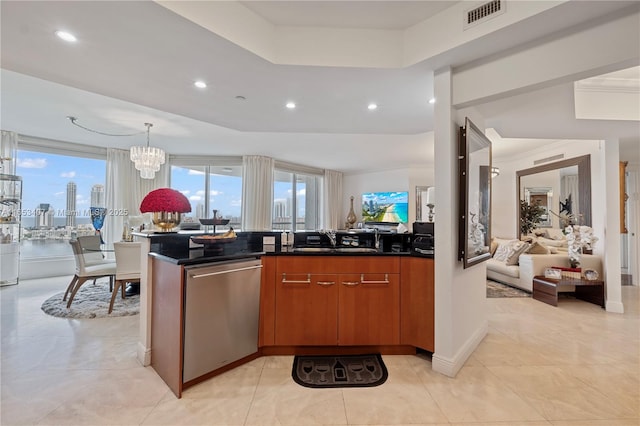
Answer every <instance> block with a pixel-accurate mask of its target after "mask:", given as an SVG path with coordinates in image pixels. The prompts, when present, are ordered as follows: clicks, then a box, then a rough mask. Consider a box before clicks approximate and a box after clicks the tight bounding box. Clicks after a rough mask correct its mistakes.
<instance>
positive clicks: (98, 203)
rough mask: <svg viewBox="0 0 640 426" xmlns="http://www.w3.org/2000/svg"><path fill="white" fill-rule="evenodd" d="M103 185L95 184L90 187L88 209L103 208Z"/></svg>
mask: <svg viewBox="0 0 640 426" xmlns="http://www.w3.org/2000/svg"><path fill="white" fill-rule="evenodd" d="M104 206H105V204H104V185H100V184H96V185H93V186H92V187H91V205H90V207H104Z"/></svg>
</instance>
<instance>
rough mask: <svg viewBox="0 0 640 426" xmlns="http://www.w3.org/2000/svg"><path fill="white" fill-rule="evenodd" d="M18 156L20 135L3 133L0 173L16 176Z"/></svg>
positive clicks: (0, 144)
mask: <svg viewBox="0 0 640 426" xmlns="http://www.w3.org/2000/svg"><path fill="white" fill-rule="evenodd" d="M17 154H18V134H17V133H16V132H10V131H8V130H3V131H2V139H1V140H0V173H3V174H6V175H15V174H16V155H17Z"/></svg>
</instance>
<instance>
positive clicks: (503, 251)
mask: <svg viewBox="0 0 640 426" xmlns="http://www.w3.org/2000/svg"><path fill="white" fill-rule="evenodd" d="M517 242H519V241H518V240H511V241H505V242H500V243H498V248H497V249H496V253H495V254H494V255H493V258H494V259H495V260H497V261H499V262H506V261H507V258H508V257H509V255H510V254H511V244H512V243H517Z"/></svg>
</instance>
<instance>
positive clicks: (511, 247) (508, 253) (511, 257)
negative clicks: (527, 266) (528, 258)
mask: <svg viewBox="0 0 640 426" xmlns="http://www.w3.org/2000/svg"><path fill="white" fill-rule="evenodd" d="M527 247H529V244H527V243H525V242H524V241H518V240H507V241H504V240H503V241H502V242H500V243H499V244H498V248H497V249H496V253H495V254H494V255H493V258H494V259H495V260H497V261H500V262H505V263H506V264H508V265H516V264H517V263H518V257H520V255H521V254H522V253H524V251H525V250H526V249H527Z"/></svg>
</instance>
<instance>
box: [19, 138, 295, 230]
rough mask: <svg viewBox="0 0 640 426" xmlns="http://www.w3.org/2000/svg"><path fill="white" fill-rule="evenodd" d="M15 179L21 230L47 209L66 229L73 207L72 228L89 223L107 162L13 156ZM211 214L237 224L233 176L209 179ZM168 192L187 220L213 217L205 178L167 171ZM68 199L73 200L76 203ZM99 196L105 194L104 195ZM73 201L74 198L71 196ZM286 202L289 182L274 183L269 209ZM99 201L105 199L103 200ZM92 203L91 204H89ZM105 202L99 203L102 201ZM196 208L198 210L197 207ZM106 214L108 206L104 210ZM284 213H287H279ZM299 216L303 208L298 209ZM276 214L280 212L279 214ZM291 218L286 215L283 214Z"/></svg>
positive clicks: (238, 188) (238, 190)
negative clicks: (184, 205) (178, 197)
mask: <svg viewBox="0 0 640 426" xmlns="http://www.w3.org/2000/svg"><path fill="white" fill-rule="evenodd" d="M16 174H17V175H18V176H21V177H22V181H23V187H22V216H23V218H22V219H23V221H22V222H23V226H25V227H30V226H35V223H36V216H37V209H38V208H39V206H40V205H41V204H49V205H50V206H51V208H52V209H53V221H52V223H53V226H56V227H59V226H65V225H71V222H69V221H68V215H67V214H66V213H67V211H69V209H71V207H72V206H75V210H76V213H75V215H74V217H75V224H77V225H79V224H87V223H90V218H89V216H90V207H92V205H91V202H92V188H93V187H94V186H95V185H106V182H105V176H106V161H105V160H100V159H92V158H85V157H71V156H64V155H57V154H49V153H43V152H32V151H21V150H19V151H18V156H17V161H16ZM210 180H211V181H210V188H211V190H210V195H209V199H210V201H209V206H210V210H213V209H216V210H218V216H221V217H233V218H239V217H240V215H241V205H242V179H241V178H240V177H238V176H232V175H219V174H215V175H211V177H210ZM171 182H172V184H171V187H172V188H174V189H176V190H178V191H180V192H182V193H183V194H185V196H186V197H187V198H188V199H189V201H190V203H191V206H192V212H191V213H189V214H188V215H187V216H192V217H194V218H196V217H202V216H200V215H203V216H208V217H212V216H213V214H212V211H209V212H207V213H208V214H205V212H204V200H205V192H204V173H203V172H199V171H196V170H192V169H188V168H182V167H172V171H171ZM304 192H305V191H304V189H301V190H299V191H298V194H297V197H298V200H299V203H301V204H300V206H304V197H305V193H304ZM67 193H69V194H75V203H74V202H72V201H71V200H68V198H67ZM103 196H104V194H103ZM72 197H73V195H72ZM94 197H95V194H94ZM290 198H291V183H290V182H275V184H274V204H275V205H283V204H284V205H288V204H290V203H288V202H287V200H290ZM102 200H104V198H102ZM94 202H95V198H94ZM103 202H104V201H103ZM199 205H200V207H198V206H199ZM105 207H107V208H108V206H105ZM284 210H285V211H286V210H288V209H284ZM298 210H299V214H300V213H302V214H304V208H302V212H300V209H298ZM278 212H279V213H282V212H283V209H282V208H280V209H278ZM287 213H289V214H290V212H287Z"/></svg>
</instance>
